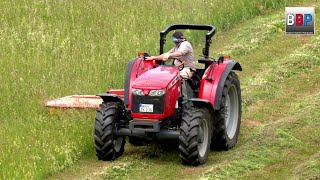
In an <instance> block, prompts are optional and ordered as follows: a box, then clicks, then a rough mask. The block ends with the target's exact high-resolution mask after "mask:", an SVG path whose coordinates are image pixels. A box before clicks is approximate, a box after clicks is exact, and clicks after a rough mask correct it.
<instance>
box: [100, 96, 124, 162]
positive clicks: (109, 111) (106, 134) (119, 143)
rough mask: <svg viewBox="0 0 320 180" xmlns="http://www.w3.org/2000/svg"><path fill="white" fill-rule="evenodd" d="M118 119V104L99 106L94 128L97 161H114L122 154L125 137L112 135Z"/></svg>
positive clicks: (119, 108) (120, 116)
mask: <svg viewBox="0 0 320 180" xmlns="http://www.w3.org/2000/svg"><path fill="white" fill-rule="evenodd" d="M120 118H122V115H121V106H120V103H105V102H103V103H102V104H100V106H99V109H98V110H97V113H96V121H95V126H94V142H95V149H96V153H97V154H96V155H97V157H98V159H99V160H103V161H109V160H114V159H116V158H117V157H119V156H121V155H122V154H123V152H124V144H125V142H126V141H125V137H124V136H118V137H116V136H115V135H114V131H115V128H116V122H117V121H118V120H119V119H120Z"/></svg>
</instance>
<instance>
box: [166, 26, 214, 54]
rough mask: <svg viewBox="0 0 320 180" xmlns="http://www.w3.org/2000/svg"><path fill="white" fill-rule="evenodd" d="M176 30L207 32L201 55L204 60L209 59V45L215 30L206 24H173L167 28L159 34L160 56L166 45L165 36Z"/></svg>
mask: <svg viewBox="0 0 320 180" xmlns="http://www.w3.org/2000/svg"><path fill="white" fill-rule="evenodd" d="M176 29H192V30H207V31H209V32H208V33H207V34H206V44H205V47H204V48H203V50H202V54H203V56H204V57H205V58H208V57H209V47H210V44H211V38H212V36H213V35H214V34H215V33H216V28H215V27H214V26H212V25H207V24H173V25H170V26H167V27H166V28H165V29H164V30H163V31H161V32H160V54H163V47H164V44H165V43H166V35H167V34H168V33H169V32H170V31H173V30H176Z"/></svg>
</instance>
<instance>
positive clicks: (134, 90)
mask: <svg viewBox="0 0 320 180" xmlns="http://www.w3.org/2000/svg"><path fill="white" fill-rule="evenodd" d="M131 92H132V94H133V95H137V96H144V94H143V92H142V90H140V89H133V88H132V91H131Z"/></svg>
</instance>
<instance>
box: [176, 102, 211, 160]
mask: <svg viewBox="0 0 320 180" xmlns="http://www.w3.org/2000/svg"><path fill="white" fill-rule="evenodd" d="M211 135H212V116H211V113H209V111H208V110H207V109H206V108H186V109H185V110H184V113H183V115H182V122H181V126H180V136H179V151H180V158H181V160H182V163H183V164H185V165H192V166H198V165H200V164H204V163H206V161H207V159H208V153H209V151H210V142H211Z"/></svg>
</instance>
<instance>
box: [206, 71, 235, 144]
mask: <svg viewBox="0 0 320 180" xmlns="http://www.w3.org/2000/svg"><path fill="white" fill-rule="evenodd" d="M221 103H222V104H221V108H220V110H219V111H216V112H215V114H214V123H213V124H214V125H213V126H214V127H213V128H214V131H213V136H212V141H211V149H213V150H228V149H231V148H233V147H234V146H235V145H236V144H237V141H238V135H239V132H240V123H241V90H240V81H239V79H238V76H237V75H236V74H235V73H234V72H232V71H231V72H230V73H229V75H228V77H227V79H226V82H225V84H224V87H223V92H222V101H221Z"/></svg>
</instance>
